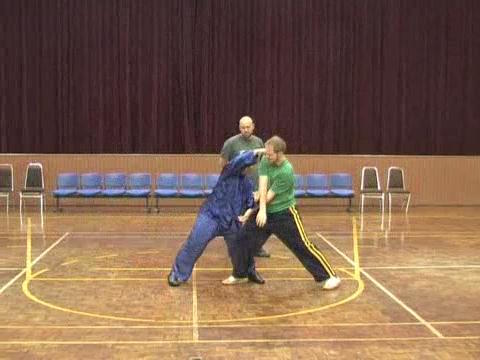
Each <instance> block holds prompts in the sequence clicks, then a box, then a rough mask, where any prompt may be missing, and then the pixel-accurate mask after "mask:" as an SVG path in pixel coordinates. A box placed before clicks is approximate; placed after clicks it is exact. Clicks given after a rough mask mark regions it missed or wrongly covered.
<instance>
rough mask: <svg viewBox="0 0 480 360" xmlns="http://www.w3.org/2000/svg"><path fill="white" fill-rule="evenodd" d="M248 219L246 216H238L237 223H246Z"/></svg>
mask: <svg viewBox="0 0 480 360" xmlns="http://www.w3.org/2000/svg"><path fill="white" fill-rule="evenodd" d="M248 218H249V216H247V215H240V216H239V217H238V221H240V223H241V224H245V223H246V222H247V220H248Z"/></svg>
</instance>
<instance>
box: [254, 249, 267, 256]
mask: <svg viewBox="0 0 480 360" xmlns="http://www.w3.org/2000/svg"><path fill="white" fill-rule="evenodd" d="M255 256H256V257H264V258H268V257H270V253H269V252H267V250H265V249H264V248H261V249H260V250H258V252H257V253H256V254H255Z"/></svg>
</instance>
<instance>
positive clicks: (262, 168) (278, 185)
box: [258, 158, 295, 213]
mask: <svg viewBox="0 0 480 360" xmlns="http://www.w3.org/2000/svg"><path fill="white" fill-rule="evenodd" d="M258 174H259V175H260V176H267V177H268V188H267V189H268V190H270V189H271V190H272V191H273V192H274V193H275V197H274V198H273V200H272V201H271V202H270V203H268V204H267V212H268V213H276V212H279V211H282V210H285V209H288V208H289V207H290V206H294V205H295V191H294V188H295V177H294V176H293V167H292V164H290V162H289V161H288V160H285V161H284V162H282V163H281V164H280V166H277V165H273V164H271V163H269V162H268V160H267V159H266V158H263V159H262V160H261V161H260V165H259V168H258Z"/></svg>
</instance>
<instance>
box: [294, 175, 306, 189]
mask: <svg viewBox="0 0 480 360" xmlns="http://www.w3.org/2000/svg"><path fill="white" fill-rule="evenodd" d="M294 177H295V190H303V188H304V180H303V176H302V175H299V174H294Z"/></svg>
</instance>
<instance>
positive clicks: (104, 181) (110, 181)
mask: <svg viewBox="0 0 480 360" xmlns="http://www.w3.org/2000/svg"><path fill="white" fill-rule="evenodd" d="M219 176H220V175H219V174H207V175H205V176H204V175H201V174H194V173H188V174H181V175H180V176H179V175H177V174H174V173H164V174H160V175H158V176H157V179H156V183H155V185H156V186H155V189H154V190H153V192H152V176H151V174H149V173H133V174H125V173H121V172H115V173H107V174H100V173H96V172H94V173H85V174H80V175H79V174H76V173H61V174H58V176H57V188H56V189H55V190H54V191H53V196H54V197H55V198H56V206H57V209H59V208H60V199H62V198H71V197H84V198H98V197H109V198H124V197H130V198H145V206H146V207H147V209H148V200H149V198H150V197H151V196H154V197H155V198H156V199H157V202H156V206H157V209H158V198H171V197H184V198H201V197H205V196H207V195H209V194H210V193H211V192H212V189H213V187H214V186H215V184H216V183H217V180H218V177H219Z"/></svg>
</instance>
